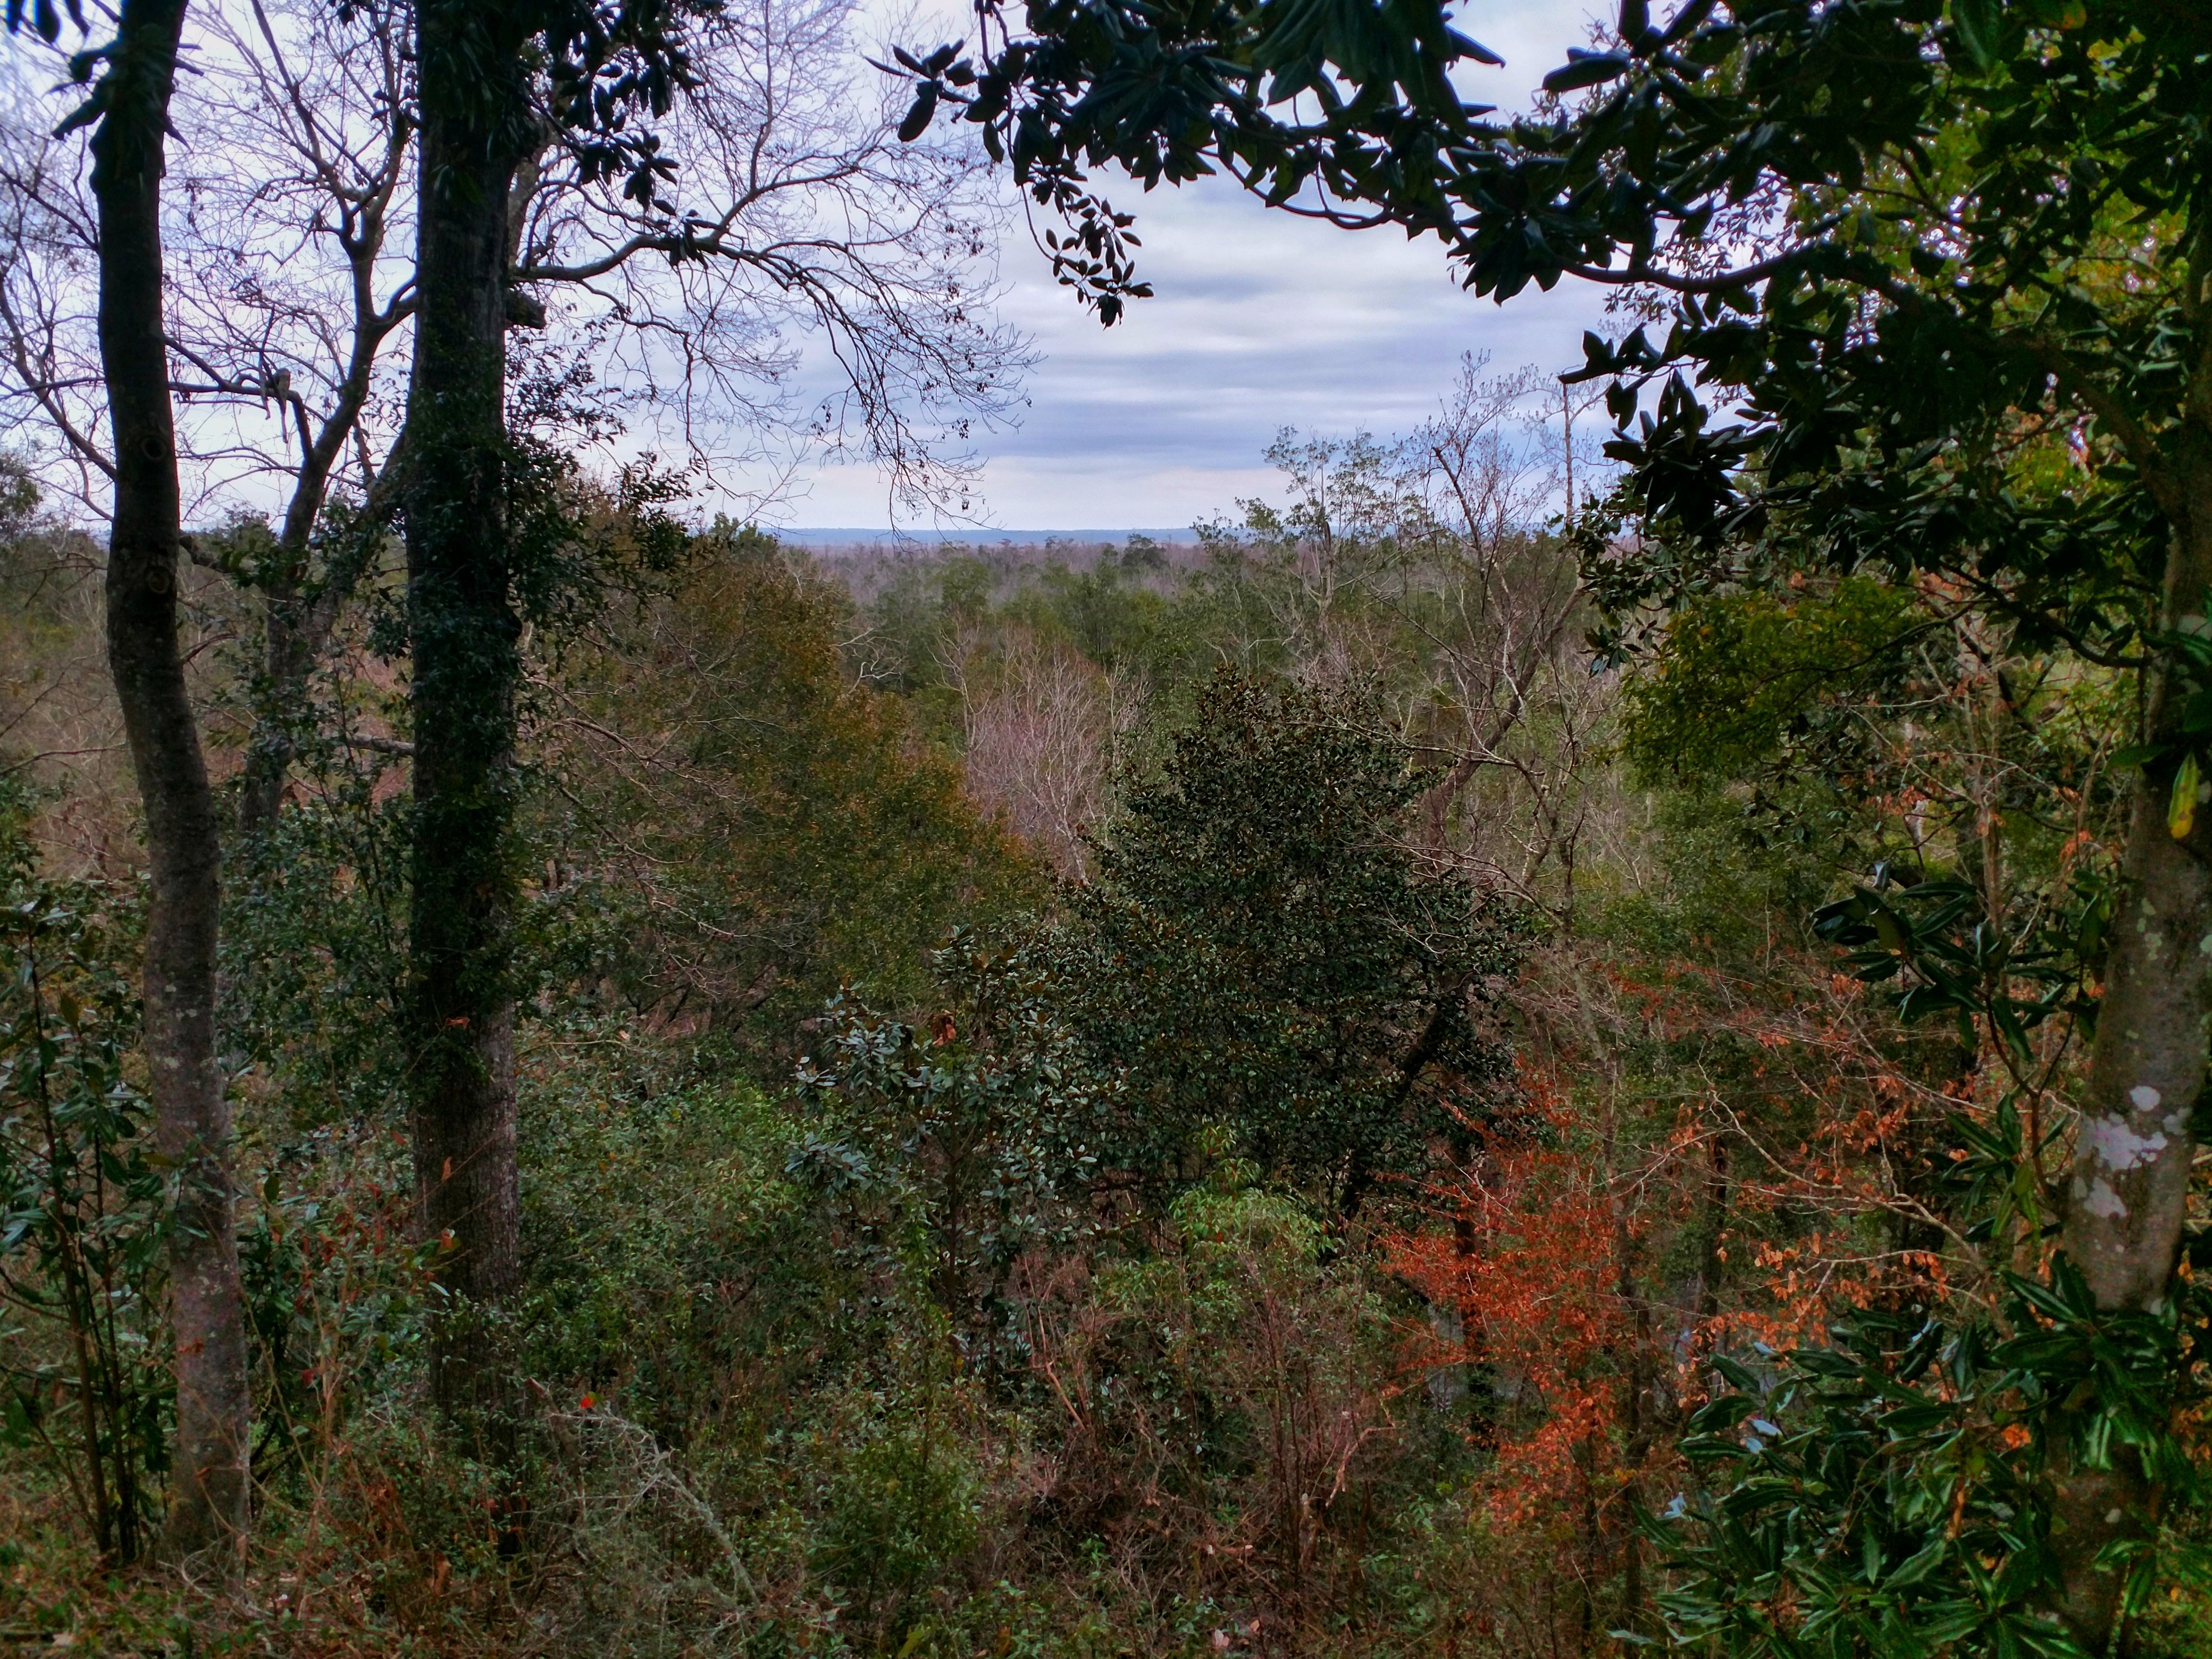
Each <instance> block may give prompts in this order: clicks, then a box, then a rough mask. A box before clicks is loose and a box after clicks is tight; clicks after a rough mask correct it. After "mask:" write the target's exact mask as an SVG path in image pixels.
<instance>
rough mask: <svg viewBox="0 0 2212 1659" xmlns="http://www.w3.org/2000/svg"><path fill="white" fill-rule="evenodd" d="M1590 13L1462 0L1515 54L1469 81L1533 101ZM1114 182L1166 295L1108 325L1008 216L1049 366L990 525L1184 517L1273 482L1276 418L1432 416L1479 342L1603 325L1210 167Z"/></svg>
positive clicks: (1017, 432)
mask: <svg viewBox="0 0 2212 1659" xmlns="http://www.w3.org/2000/svg"><path fill="white" fill-rule="evenodd" d="M1607 10H1608V11H1609V10H1610V8H1607ZM1595 15H1597V8H1595V7H1594V6H1588V5H1584V4H1580V3H1577V0H1565V3H1564V4H1559V3H1553V4H1547V3H1542V0H1471V3H1468V4H1466V5H1464V6H1462V9H1461V10H1460V13H1459V17H1458V22H1459V26H1460V27H1462V28H1463V29H1465V30H1466V31H1467V32H1468V33H1472V34H1473V35H1474V37H1475V38H1476V39H1478V40H1481V41H1483V42H1484V43H1485V44H1486V45H1487V46H1491V47H1492V48H1493V49H1494V50H1496V51H1498V52H1501V53H1503V54H1504V57H1505V59H1506V66H1505V68H1504V69H1502V70H1479V71H1475V72H1474V73H1473V74H1471V75H1470V76H1468V77H1467V82H1466V83H1467V85H1468V89H1469V90H1470V91H1477V90H1478V89H1479V95H1480V96H1481V97H1482V98H1483V99H1484V100H1486V101H1491V102H1495V103H1498V104H1500V105H1502V106H1508V107H1511V106H1525V103H1526V100H1527V94H1528V92H1529V91H1530V90H1531V89H1533V88H1534V86H1535V84H1536V82H1538V81H1539V80H1540V79H1541V77H1542V76H1543V74H1544V72H1545V71H1546V70H1549V69H1551V68H1553V67H1555V66H1556V65H1558V64H1560V63H1562V62H1564V61H1565V53H1566V48H1567V47H1568V46H1573V45H1577V44H1579V43H1580V42H1581V41H1582V40H1583V38H1584V37H1585V35H1586V33H1588V30H1589V19H1590V18H1592V17H1595ZM1108 194H1109V196H1112V197H1113V198H1114V200H1115V205H1116V206H1117V207H1119V208H1121V209H1123V210H1125V211H1127V210H1134V211H1135V212H1136V214H1137V216H1138V226H1137V229H1138V234H1139V235H1141V236H1142V237H1143V239H1144V248H1143V252H1142V254H1141V256H1140V265H1139V269H1140V273H1141V274H1142V275H1143V276H1145V277H1146V279H1147V280H1148V281H1150V282H1151V283H1152V286H1153V289H1155V291H1156V295H1157V297H1155V298H1153V299H1151V300H1142V301H1136V302H1135V303H1134V304H1133V305H1132V306H1131V307H1129V311H1128V313H1127V317H1126V318H1125V319H1124V320H1123V321H1121V323H1120V324H1118V325H1115V327H1113V328H1111V329H1102V328H1100V327H1099V325H1098V324H1097V320H1096V319H1094V317H1093V316H1092V315H1091V313H1088V312H1086V311H1085V310H1083V309H1082V308H1081V307H1079V306H1078V305H1077V304H1076V302H1075V301H1074V299H1073V296H1072V295H1069V294H1068V293H1067V292H1066V290H1065V289H1060V288H1059V287H1057V286H1056V285H1055V284H1054V282H1053V281H1052V276H1051V272H1050V270H1049V269H1048V267H1047V265H1046V264H1045V261H1044V259H1043V258H1042V255H1040V254H1038V253H1037V252H1036V251H1035V249H1034V248H1032V247H1031V246H1030V244H1029V241H1028V239H1027V236H1026V234H1024V231H1023V230H1022V228H1021V227H1020V225H1019V223H1018V222H1016V223H1015V224H1014V225H1013V226H1012V227H1011V228H1010V229H1009V231H1008V234H1007V239H1006V248H1005V252H1004V253H1003V256H1002V272H1003V275H1004V276H1005V278H1006V282H1007V283H1008V293H1007V295H1006V301H1005V304H1004V307H1003V311H1002V314H1003V315H1004V316H1005V317H1006V319H1007V320H1008V321H1010V322H1012V323H1013V324H1015V325H1017V326H1018V327H1019V328H1021V329H1023V330H1024V331H1026V332H1027V333H1028V334H1029V335H1030V337H1031V338H1032V339H1033V341H1034V343H1035V345H1036V349H1037V350H1038V352H1039V354H1040V358H1039V362H1038V363H1037V366H1036V369H1035V370H1034V372H1033V373H1032V374H1031V375H1030V380H1029V381H1028V384H1027V387H1026V392H1027V395H1028V400H1029V402H1028V407H1027V408H1026V410H1024V411H1023V418H1022V421H1021V423H1020V425H1019V426H1018V427H1017V428H1012V429H1009V430H1005V431H1001V432H998V433H994V434H989V435H985V437H984V438H983V440H982V441H981V443H980V444H979V445H978V452H979V453H980V454H981V456H982V458H983V459H984V461H985V470H984V475H983V496H984V501H983V516H984V519H985V520H986V521H987V523H988V524H991V525H994V526H1000V527H1002V528H1006V529H1012V530H1046V529H1063V528H1065V529H1075V528H1083V529H1123V528H1133V527H1136V528H1166V527H1174V526H1188V525H1189V524H1190V523H1191V522H1192V521H1193V520H1195V519H1198V518H1202V517H1212V516H1213V515H1214V514H1216V513H1225V512H1229V511H1231V510H1232V509H1233V505H1234V502H1235V500H1236V498H1237V497H1238V496H1240V495H1254V494H1257V493H1263V492H1268V491H1270V489H1271V475H1270V474H1269V472H1268V471H1267V467H1266V465H1265V463H1264V462H1263V461H1262V460H1261V451H1262V450H1264V449H1265V448H1266V447H1267V443H1268V441H1270V440H1271V439H1272V438H1273V436H1274V435H1275V433H1276V432H1277V431H1278V430H1279V428H1283V427H1285V426H1292V427H1297V428H1304V429H1305V430H1308V431H1312V432H1316V433H1322V434H1330V435H1343V434H1349V433H1352V432H1354V431H1358V430H1360V429H1362V428H1364V429H1366V430H1369V431H1371V432H1375V433H1377V434H1389V433H1393V432H1399V431H1403V430H1405V429H1407V428H1410V427H1413V426H1414V425H1416V424H1417V423H1419V422H1420V421H1421V420H1422V419H1423V418H1424V417H1425V416H1427V415H1428V414H1429V413H1430V412H1431V410H1433V409H1434V408H1435V406H1436V404H1437V399H1438V398H1439V397H1441V396H1442V395H1443V392H1445V391H1446V390H1447V388H1448V387H1449V385H1450V382H1451V380H1452V378H1453V375H1454V374H1455V371H1456V368H1457V364H1458V362H1459V358H1460V356H1461V354H1462V353H1463V352H1468V351H1474V352H1487V353H1488V354H1489V355H1490V359H1491V362H1492V367H1493V368H1498V369H1504V368H1516V367H1518V366H1519V365H1521V364H1522V363H1535V364H1539V365H1541V366H1542V367H1544V368H1549V369H1554V370H1556V369H1560V368H1567V367H1570V366H1571V365H1572V364H1574V363H1577V362H1580V361H1581V357H1582V351H1581V347H1580V341H1581V338H1582V333H1583V330H1584V329H1585V328H1591V327H1601V326H1602V314H1603V307H1604V295H1602V294H1601V292H1599V291H1598V290H1596V289H1593V288H1590V287H1589V286H1588V285H1585V284H1581V283H1573V282H1571V281H1570V282H1565V283H1561V284H1560V285H1559V287H1558V288H1557V289H1554V290H1553V292H1551V293H1550V294H1539V293H1538V292H1536V291H1535V290H1534V289H1529V290H1528V291H1527V292H1525V293H1523V294H1522V295H1519V296H1518V297H1517V298H1516V299H1515V300H1513V301H1510V302H1509V303H1508V304H1506V305H1504V306H1503V307H1500V306H1498V305H1495V304H1493V303H1492V302H1491V301H1487V300H1481V301H1478V300H1476V299H1474V297H1473V296H1471V295H1468V294H1466V293H1464V292H1462V290H1461V289H1460V288H1459V287H1458V286H1457V284H1456V283H1455V282H1454V281H1453V280H1452V278H1451V276H1450V273H1449V269H1448V268H1447V266H1446V265H1445V263H1444V260H1443V252H1442V250H1441V248H1440V247H1439V246H1438V245H1437V242H1436V241H1435V240H1434V239H1432V238H1431V239H1427V240H1422V241H1419V242H1412V243H1409V242H1407V240H1405V238H1404V236H1403V235H1402V234H1400V233H1398V232H1396V231H1393V230H1388V229H1384V230H1372V231H1364V232H1346V231H1340V230H1336V229H1334V228H1331V227H1329V226H1327V225H1323V224H1320V223H1317V222H1314V221H1311V220H1305V219H1298V218H1295V217H1292V216H1290V215H1288V214H1283V213H1271V212H1269V211H1268V210H1266V209H1265V208H1263V207H1261V206H1260V205H1259V204H1257V203H1255V202H1254V201H1252V200H1251V199H1250V198H1249V197H1246V196H1245V195H1243V192H1242V191H1237V189H1236V188H1234V187H1233V186H1230V185H1222V184H1220V183H1218V182H1217V181H1211V180H1209V181H1205V182H1203V183H1201V184H1200V185H1196V186H1191V187H1186V188H1185V189H1182V190H1180V191H1176V190H1169V189H1161V190H1158V191H1154V192H1152V194H1151V195H1150V196H1146V195H1143V194H1142V193H1141V192H1140V191H1136V190H1135V189H1134V188H1133V187H1125V188H1124V189H1123V190H1122V191H1114V190H1112V189H1111V188H1110V187H1109V191H1108ZM804 488H805V494H804V495H799V496H798V497H797V498H796V499H793V500H792V501H790V502H789V503H788V504H787V506H785V507H783V508H782V509H781V511H780V513H777V514H776V515H775V516H777V517H778V518H780V520H781V522H783V523H786V524H789V525H793V526H829V525H835V526H883V525H884V524H885V523H886V521H887V513H886V508H885V502H884V491H883V487H882V484H881V483H880V482H879V481H878V479H877V478H876V477H874V476H873V474H872V472H869V471H862V470H860V469H857V468H829V469H823V470H820V471H815V472H813V473H812V474H811V475H810V476H809V477H808V478H807V479H806V480H805V485H804Z"/></svg>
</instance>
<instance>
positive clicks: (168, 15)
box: [8, 0, 249, 1553]
mask: <svg viewBox="0 0 2212 1659" xmlns="http://www.w3.org/2000/svg"><path fill="white" fill-rule="evenodd" d="M70 11H71V14H72V18H73V21H76V24H77V25H78V27H80V28H82V27H83V26H84V20H83V18H82V15H79V14H78V11H77V8H76V6H75V5H72V6H71V7H70ZM22 12H23V8H22V6H21V4H20V3H15V4H11V5H10V6H9V12H8V21H9V27H10V29H11V30H13V29H15V28H18V27H21V21H22ZM33 21H34V24H35V26H36V27H37V28H38V31H39V33H40V34H41V35H43V36H45V37H46V39H47V40H52V39H54V38H55V37H56V36H57V35H58V34H59V33H60V32H61V19H60V17H59V15H58V14H57V13H56V12H55V10H54V9H53V8H52V6H51V5H41V6H40V7H39V9H38V11H37V14H36V15H35V17H34V19H33ZM184 21H185V6H184V3H183V0H125V4H124V6H123V8H122V9H121V11H120V13H119V14H118V16H117V19H116V33H115V38H114V39H113V40H112V41H109V42H107V43H106V44H105V45H103V46H97V47H94V48H92V49H90V50H89V51H88V52H84V53H82V54H80V55H79V57H78V58H76V60H75V61H76V68H77V74H78V78H79V80H80V81H85V80H89V81H90V82H91V87H90V91H89V93H88V96H87V98H86V100H85V101H84V102H83V104H82V105H81V106H79V107H78V109H77V110H76V112H74V113H73V114H72V115H71V116H70V118H69V120H68V122H67V123H66V124H65V125H68V126H70V127H72V128H79V127H89V128H91V130H92V140H91V150H92V161H93V170H92V192H93V197H94V201H95V203H96V204H97V206H98V210H99V226H100V228H99V248H100V314H99V337H100V371H101V374H102V376H103V378H104V379H105V380H106V386H107V412H108V425H109V430H110V435H111V441H112V453H113V455H114V458H115V459H114V474H113V489H114V517H113V520H112V526H111V529H110V533H109V539H108V559H107V654H108V665H109V670H110V671H111V672H112V675H113V677H114V680H115V692H116V699H117V702H118V703H119V704H120V705H121V707H122V710H123V720H124V726H125V731H126V732H127V733H128V734H129V738H130V744H131V765H132V768H133V769H134V771H135V772H136V773H137V780H138V793H139V797H140V799H141V800H142V801H143V803H144V805H145V810H146V844H147V850H148V853H149V859H150V862H151V865H152V878H153V879H152V885H151V893H150V902H149V907H148V911H147V922H146V967H145V999H146V1010H145V1019H146V1039H145V1040H146V1052H147V1058H148V1060H149V1072H150V1073H151V1076H152V1079H153V1097H154V1110H155V1135H156V1143H157V1145H158V1146H159V1149H160V1151H161V1155H162V1157H163V1158H165V1159H166V1160H167V1163H168V1165H169V1167H170V1168H171V1169H172V1170H173V1171H174V1172H175V1180H176V1197H175V1201H174V1205H173V1211H172V1213H171V1217H170V1221H169V1273H170V1292H169V1293H170V1298H171V1306H172V1310H173V1319H174V1340H175V1343H176V1356H177V1357H176V1371H177V1429H176V1449H175V1453H174V1464H173V1468H174V1474H173V1482H172V1492H171V1498H170V1509H169V1518H168V1524H167V1535H166V1543H167V1547H169V1548H171V1549H173V1550H174V1551H177V1552H179V1553H189V1552H191V1551H195V1550H198V1549H201V1548H204V1547H207V1546H209V1545H211V1544H215V1543H217V1542H219V1541H222V1540H224V1539H225V1538H228V1537H230V1536H233V1535H234V1534H237V1533H238V1532H239V1531H240V1529H241V1528H243V1527H244V1525H245V1523H246V1497H247V1489H246V1456H247V1449H248V1448H247V1439H246V1417H247V1412H248V1407H249V1395H248V1389H247V1379H246V1320H245V1310H244V1304H243V1301H242V1298H241V1296H240V1286H239V1276H238V1240H237V1234H236V1231H235V1225H234V1219H233V1205H232V1188H231V1177H230V1166H229V1155H230V1110H229V1105H228V1101H227V1100H226V1098H225V1097H224V1092H223V1079H222V1067H221V1065H220V1064H219V1062H218V1060H217V1058H216V928H217V923H218V917H219V915H220V912H221V908H222V839H221V834H220V827H219V824H218V823H217V819H216V807H215V796H214V793H213V791H212V790H211V789H210V787H209V784H208V772H207V763H206V761H205V759H204V757H203V755H202V753H201V750H200V738H199V726H198V721H197V718H196V716H195V714H194V711H193V708H192V703H191V696H190V695H189V693H188V691H187V690H186V688H185V664H184V659H183V655H182V653H180V652H179V649H178V641H177V562H178V558H179V554H180V553H181V551H182V549H183V542H184V527H183V523H182V517H181V507H180V504H179V491H178V485H177V445H176V428H175V422H174V415H173V410H172V409H171V406H170V402H169V365H168V354H167V347H166V345H165V343H164V341H163V338H162V331H161V312H162V295H163V288H162V283H163V272H162V261H161V175H162V171H163V167H164V160H165V157H164V149H165V144H164V140H165V135H166V134H167V130H168V121H169V115H168V110H169V97H170V94H171V91H172V90H173V88H174V85H175V82H176V69H177V46H178V42H179V37H180V35H181V34H182V32H183V29H184ZM94 76H96V77H97V78H96V79H95V78H94Z"/></svg>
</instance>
